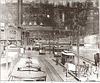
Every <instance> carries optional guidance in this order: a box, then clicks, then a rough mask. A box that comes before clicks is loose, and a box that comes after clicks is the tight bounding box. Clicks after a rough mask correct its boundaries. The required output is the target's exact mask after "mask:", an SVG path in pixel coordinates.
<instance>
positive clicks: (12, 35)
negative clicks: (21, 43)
mask: <svg viewBox="0 0 100 83" xmlns="http://www.w3.org/2000/svg"><path fill="white" fill-rule="evenodd" d="M6 32H7V36H6V37H7V38H6V39H8V40H21V31H20V30H19V29H17V28H15V27H9V28H8V29H7V31H6Z"/></svg>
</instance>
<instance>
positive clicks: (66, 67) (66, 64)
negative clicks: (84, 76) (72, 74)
mask: <svg viewBox="0 0 100 83" xmlns="http://www.w3.org/2000/svg"><path fill="white" fill-rule="evenodd" d="M65 69H66V77H67V76H68V63H67V61H66V63H65Z"/></svg>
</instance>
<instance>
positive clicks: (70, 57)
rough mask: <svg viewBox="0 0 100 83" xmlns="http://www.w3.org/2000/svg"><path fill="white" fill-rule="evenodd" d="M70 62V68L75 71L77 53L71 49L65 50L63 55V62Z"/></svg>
mask: <svg viewBox="0 0 100 83" xmlns="http://www.w3.org/2000/svg"><path fill="white" fill-rule="evenodd" d="M66 62H67V63H68V70H72V71H75V68H76V67H75V54H74V53H72V52H71V51H67V50H64V51H63V52H62V56H61V63H62V64H63V65H65V63H66Z"/></svg>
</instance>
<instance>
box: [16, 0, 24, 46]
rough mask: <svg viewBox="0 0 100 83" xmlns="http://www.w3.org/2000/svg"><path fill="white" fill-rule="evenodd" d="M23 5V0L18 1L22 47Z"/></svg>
mask: <svg viewBox="0 0 100 83" xmlns="http://www.w3.org/2000/svg"><path fill="white" fill-rule="evenodd" d="M22 3H23V0H18V6H17V7H18V10H17V12H18V24H17V26H18V27H19V28H20V29H21V45H22V43H23V41H22V28H21V27H22V26H21V25H22Z"/></svg>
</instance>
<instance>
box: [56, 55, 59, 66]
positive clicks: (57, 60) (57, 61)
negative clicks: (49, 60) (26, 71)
mask: <svg viewBox="0 0 100 83" xmlns="http://www.w3.org/2000/svg"><path fill="white" fill-rule="evenodd" d="M58 63H59V59H58V57H56V65H58Z"/></svg>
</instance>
